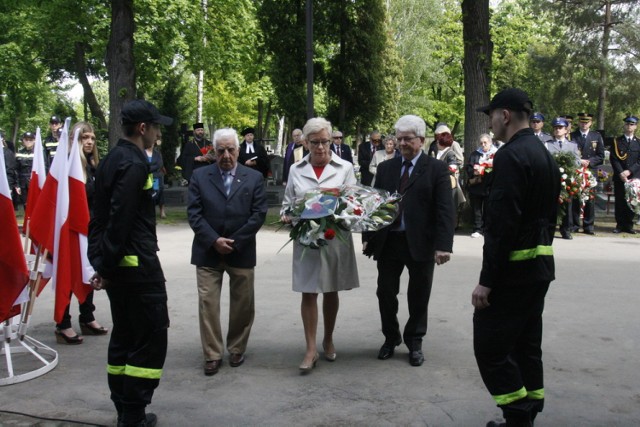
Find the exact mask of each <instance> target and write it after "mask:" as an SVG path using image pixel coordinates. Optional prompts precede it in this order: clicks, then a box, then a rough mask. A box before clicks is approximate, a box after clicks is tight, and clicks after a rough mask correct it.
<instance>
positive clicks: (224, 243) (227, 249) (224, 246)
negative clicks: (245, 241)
mask: <svg viewBox="0 0 640 427" xmlns="http://www.w3.org/2000/svg"><path fill="white" fill-rule="evenodd" d="M233 242H234V240H233V239H227V238H226V237H218V240H216V241H215V243H214V244H213V247H214V249H215V250H216V251H217V252H218V253H219V254H222V255H227V254H230V253H231V252H233Z"/></svg>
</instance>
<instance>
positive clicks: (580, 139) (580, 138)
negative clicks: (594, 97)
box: [571, 113, 604, 235]
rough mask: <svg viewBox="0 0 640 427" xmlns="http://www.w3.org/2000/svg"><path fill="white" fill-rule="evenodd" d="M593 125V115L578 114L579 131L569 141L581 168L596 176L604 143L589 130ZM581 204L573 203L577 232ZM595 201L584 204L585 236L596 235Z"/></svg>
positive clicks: (602, 159) (598, 135) (601, 159)
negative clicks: (585, 168)
mask: <svg viewBox="0 0 640 427" xmlns="http://www.w3.org/2000/svg"><path fill="white" fill-rule="evenodd" d="M592 123H593V114H589V113H578V125H579V126H580V129H578V130H576V131H575V132H573V133H572V134H571V140H572V141H573V142H575V143H576V144H578V149H579V150H580V154H581V157H582V160H581V162H580V163H581V166H583V167H588V168H589V169H591V172H592V173H594V174H597V172H598V171H597V167H598V166H600V165H601V164H602V163H603V162H604V142H603V141H602V135H600V133H599V132H595V131H592V130H590V129H591V124H592ZM581 207H582V203H581V202H580V200H576V201H575V203H573V227H574V231H577V229H578V225H579V224H580V209H581ZM595 217H596V212H595V201H594V200H587V201H586V202H584V209H583V220H582V230H583V231H584V233H585V234H591V235H594V234H596V233H595V232H594V231H593V226H594V222H595Z"/></svg>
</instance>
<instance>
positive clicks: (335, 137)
mask: <svg viewBox="0 0 640 427" xmlns="http://www.w3.org/2000/svg"><path fill="white" fill-rule="evenodd" d="M333 139H342V137H341V136H334V137H333Z"/></svg>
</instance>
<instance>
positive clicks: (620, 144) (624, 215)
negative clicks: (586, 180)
mask: <svg viewBox="0 0 640 427" xmlns="http://www.w3.org/2000/svg"><path fill="white" fill-rule="evenodd" d="M637 128H638V118H637V117H636V116H628V117H626V118H625V119H624V135H622V136H619V137H617V138H616V139H615V141H614V142H613V147H612V150H611V167H612V168H613V194H614V196H615V198H616V200H615V208H616V212H615V214H616V228H614V229H613V232H614V233H616V234H619V233H629V234H636V231H635V230H634V229H633V217H634V213H633V211H632V210H631V208H629V205H628V204H627V200H626V199H627V198H626V196H625V191H624V183H625V182H627V181H628V180H629V179H634V178H640V139H638V137H637V136H636V129H637Z"/></svg>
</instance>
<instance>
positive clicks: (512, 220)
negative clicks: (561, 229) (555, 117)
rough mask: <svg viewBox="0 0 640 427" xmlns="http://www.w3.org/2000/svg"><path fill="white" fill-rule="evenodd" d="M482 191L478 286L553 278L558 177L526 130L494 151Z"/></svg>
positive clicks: (550, 160)
mask: <svg viewBox="0 0 640 427" xmlns="http://www.w3.org/2000/svg"><path fill="white" fill-rule="evenodd" d="M488 187H489V196H488V200H487V204H486V206H485V213H484V216H485V218H484V222H485V233H484V249H483V261H482V272H481V273H480V282H479V283H480V284H481V285H483V286H487V287H491V288H492V287H498V286H509V285H514V284H527V283H534V282H540V281H551V280H553V279H555V266H554V261H553V255H552V250H551V244H552V242H553V233H554V230H555V226H556V217H557V209H558V196H559V194H560V172H559V170H558V166H557V164H556V162H555V161H554V160H553V157H552V156H551V155H550V154H549V152H548V151H547V149H546V148H545V146H544V145H543V144H540V140H539V139H538V137H536V136H535V135H534V133H533V131H532V130H531V129H530V128H527V129H522V130H520V131H518V132H517V133H516V134H515V135H513V137H512V138H511V140H510V141H509V142H507V143H506V144H505V145H504V146H502V147H501V148H500V149H499V150H498V151H497V152H496V155H495V157H494V159H493V172H492V173H491V174H489V182H488Z"/></svg>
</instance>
